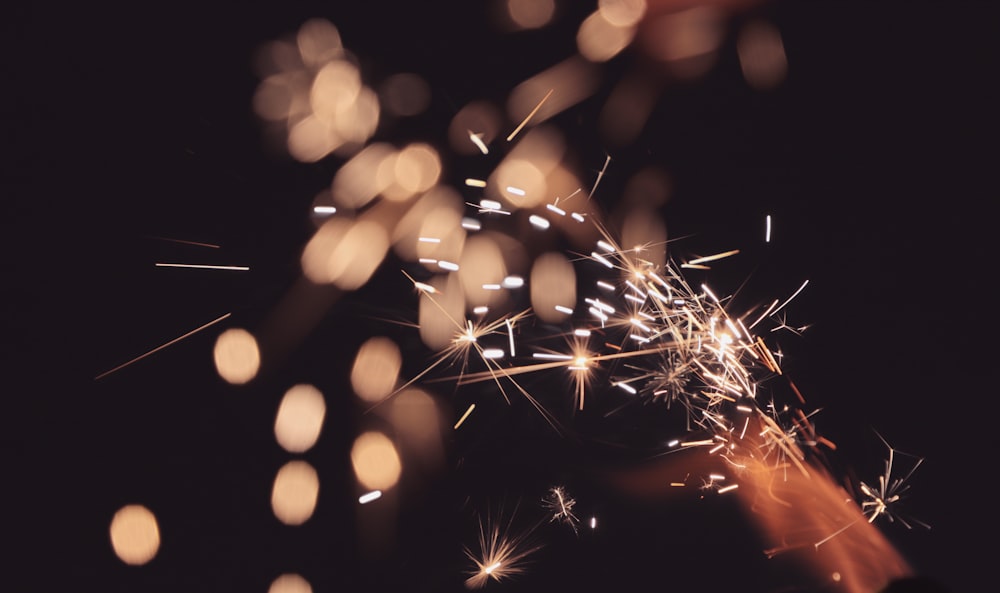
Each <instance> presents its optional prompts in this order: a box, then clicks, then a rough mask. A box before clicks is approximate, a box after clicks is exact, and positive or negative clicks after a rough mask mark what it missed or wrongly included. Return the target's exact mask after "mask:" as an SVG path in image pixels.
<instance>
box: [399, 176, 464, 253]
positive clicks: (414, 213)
mask: <svg viewBox="0 0 1000 593" xmlns="http://www.w3.org/2000/svg"><path fill="white" fill-rule="evenodd" d="M464 209H465V205H464V203H463V202H462V197H461V196H460V195H459V194H458V193H457V192H456V191H455V190H454V189H451V188H448V187H444V186H440V185H439V186H435V187H434V188H432V189H431V190H430V191H428V192H427V193H425V194H423V195H422V196H420V197H419V198H417V200H416V201H415V202H414V204H413V206H412V207H411V208H410V209H409V210H408V211H407V213H406V214H404V215H403V216H402V217H401V218H400V219H399V221H398V222H397V223H396V228H395V229H393V232H392V244H393V248H394V250H395V251H396V254H397V255H399V257H401V258H402V259H404V260H406V261H411V262H412V261H418V260H420V259H425V260H426V261H427V263H426V265H427V267H428V268H429V269H435V270H436V269H437V265H436V262H437V261H438V260H447V261H458V260H459V259H460V258H461V256H462V246H463V244H464V243H465V235H466V233H465V230H464V229H462V225H461V222H462V213H463V212H464ZM427 239H433V241H428V240H427ZM432 262H433V263H432Z"/></svg>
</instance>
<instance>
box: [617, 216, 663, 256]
mask: <svg viewBox="0 0 1000 593" xmlns="http://www.w3.org/2000/svg"><path fill="white" fill-rule="evenodd" d="M621 243H622V248H623V249H625V250H629V249H634V251H632V252H629V253H628V254H627V255H628V258H629V260H630V261H632V262H633V263H634V264H637V265H641V264H644V263H646V262H650V263H652V264H653V265H654V266H655V267H656V268H662V267H663V266H664V265H666V263H667V226H666V224H665V223H664V222H663V219H662V218H660V216H659V214H657V213H656V211H655V210H653V209H651V208H634V209H631V210H629V211H628V213H627V214H626V215H625V220H624V221H623V223H622V233H621Z"/></svg>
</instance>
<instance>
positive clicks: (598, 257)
mask: <svg viewBox="0 0 1000 593" xmlns="http://www.w3.org/2000/svg"><path fill="white" fill-rule="evenodd" d="M590 257H592V258H594V260H596V261H598V262H600V263H601V264H603V265H604V267H606V268H614V267H615V266H614V264H612V263H611V262H609V261H608V260H606V259H605V258H604V256H603V255H601V254H600V253H597V252H596V251H591V252H590Z"/></svg>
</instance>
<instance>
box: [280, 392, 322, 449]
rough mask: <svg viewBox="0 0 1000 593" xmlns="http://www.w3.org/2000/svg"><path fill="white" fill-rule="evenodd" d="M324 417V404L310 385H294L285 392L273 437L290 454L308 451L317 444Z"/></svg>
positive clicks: (319, 394) (320, 394)
mask: <svg viewBox="0 0 1000 593" xmlns="http://www.w3.org/2000/svg"><path fill="white" fill-rule="evenodd" d="M325 416H326V402H325V401H324V400H323V394H322V393H320V391H319V389H316V388H315V387H313V386H312V385H304V384H302V385H295V386H293V387H292V388H291V389H289V390H288V391H286V392H285V396H284V397H283V398H281V404H279V405H278V413H277V415H276V416H275V419H274V436H275V438H277V440H278V444H279V445H281V446H282V448H284V449H285V450H286V451H288V452H290V453H302V452H304V451H308V450H309V449H310V448H312V446H313V445H315V444H316V440H317V439H319V433H320V431H321V430H322V428H323V418H324V417H325Z"/></svg>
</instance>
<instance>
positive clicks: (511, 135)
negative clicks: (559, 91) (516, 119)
mask: <svg viewBox="0 0 1000 593" xmlns="http://www.w3.org/2000/svg"><path fill="white" fill-rule="evenodd" d="M554 90H555V89H549V92H547V93H545V96H544V97H542V100H541V101H539V102H538V105H535V108H534V109H532V110H531V112H530V113H528V115H526V116H525V117H524V119H523V120H521V123H519V124H518V125H517V127H516V128H514V131H513V132H511V133H510V135H509V136H507V142H510V141H511V140H513V139H514V137H515V136H517V135H518V133H520V132H521V130H522V129H523V128H524V126H526V125H528V122H529V121H530V120H531V118H532V117H534V116H535V114H536V113H538V110H539V109H541V108H542V105H544V104H545V102H546V101H548V100H549V97H551V96H552V91H554Z"/></svg>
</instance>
